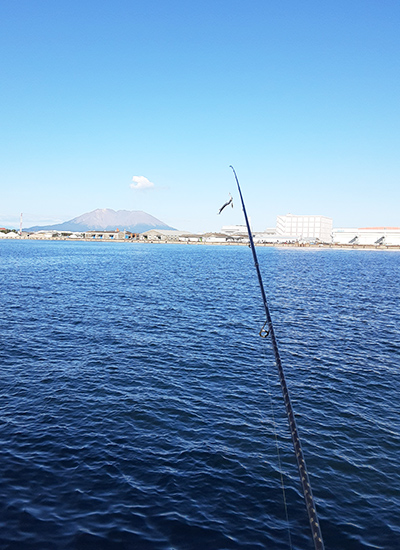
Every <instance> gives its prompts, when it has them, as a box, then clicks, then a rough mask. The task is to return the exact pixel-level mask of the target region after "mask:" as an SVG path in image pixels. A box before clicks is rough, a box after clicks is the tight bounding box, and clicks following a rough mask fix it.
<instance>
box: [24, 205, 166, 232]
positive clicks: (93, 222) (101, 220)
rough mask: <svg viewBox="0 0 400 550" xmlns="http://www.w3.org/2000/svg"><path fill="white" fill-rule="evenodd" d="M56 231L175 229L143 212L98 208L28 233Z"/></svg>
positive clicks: (33, 229) (35, 228)
mask: <svg viewBox="0 0 400 550" xmlns="http://www.w3.org/2000/svg"><path fill="white" fill-rule="evenodd" d="M46 229H48V230H51V229H54V230H56V231H79V232H82V231H96V230H97V231H113V230H115V229H120V230H121V231H122V230H124V229H126V230H127V231H132V232H133V233H143V232H144V231H148V230H149V229H173V228H172V227H170V226H169V225H166V224H165V223H164V222H162V221H161V220H158V219H157V218H155V217H154V216H151V215H150V214H147V213H146V212H143V211H141V210H132V211H130V210H117V211H115V210H111V209H110V208H103V209H100V208H98V209H97V210H93V212H86V214H82V215H81V216H78V217H77V218H73V219H72V220H69V221H67V222H64V223H58V224H54V225H46V226H35V227H29V228H28V229H26V231H41V230H46Z"/></svg>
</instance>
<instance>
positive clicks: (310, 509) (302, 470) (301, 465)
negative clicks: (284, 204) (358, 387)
mask: <svg viewBox="0 0 400 550" xmlns="http://www.w3.org/2000/svg"><path fill="white" fill-rule="evenodd" d="M230 168H232V171H233V174H234V176H235V180H236V184H237V187H238V191H239V196H240V200H241V203H242V209H243V214H244V219H245V221H246V227H247V232H248V234H249V240H250V248H251V251H252V253H253V259H254V265H255V268H256V271H257V277H258V283H259V285H260V290H261V297H262V301H263V304H264V309H265V315H266V321H265V323H264V326H263V327H262V328H261V330H260V336H261V337H262V338H267V337H268V336H269V337H270V338H271V342H272V348H273V350H274V355H275V361H276V366H277V368H278V373H279V381H280V383H281V388H282V393H283V399H284V402H285V408H286V413H287V415H288V421H289V428H290V434H291V436H292V442H293V448H294V452H295V455H296V461H297V466H298V469H299V475H300V482H301V486H302V489H303V494H304V500H305V502H306V507H307V513H308V519H309V521H310V526H311V532H312V538H313V541H314V547H315V550H324V542H323V540H322V533H321V528H320V526H319V521H318V516H317V509H316V506H315V502H314V497H313V494H312V490H311V484H310V479H309V477H308V472H307V467H306V462H305V460H304V455H303V451H302V448H301V444H300V437H299V434H298V431H297V424H296V419H295V416H294V412H293V407H292V403H291V401H290V396H289V391H288V387H287V384H286V379H285V373H284V371H283V367H282V362H281V358H280V355H279V349H278V344H277V341H276V337H275V331H274V326H273V324H272V319H271V315H270V312H269V308H268V303H267V297H266V295H265V290H264V285H263V282H262V277H261V271H260V266H259V265H258V259H257V254H256V248H255V246H254V241H253V236H252V234H251V229H250V224H249V219H248V217H247V212H246V207H245V205H244V200H243V195H242V191H241V189H240V185H239V180H238V177H237V175H236V172H235V169H234V168H233V166H230ZM266 327H268V328H266Z"/></svg>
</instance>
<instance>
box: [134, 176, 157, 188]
mask: <svg viewBox="0 0 400 550" xmlns="http://www.w3.org/2000/svg"><path fill="white" fill-rule="evenodd" d="M132 182H133V183H131V184H130V187H131V189H151V188H152V187H154V183H153V182H151V181H149V180H148V179H147V178H145V177H144V176H133V178H132Z"/></svg>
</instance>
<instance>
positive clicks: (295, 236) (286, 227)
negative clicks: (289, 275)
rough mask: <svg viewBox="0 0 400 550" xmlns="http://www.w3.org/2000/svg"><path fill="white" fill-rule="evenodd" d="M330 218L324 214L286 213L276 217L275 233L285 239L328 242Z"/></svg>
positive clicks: (330, 225)
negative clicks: (296, 214) (303, 214)
mask: <svg viewBox="0 0 400 550" xmlns="http://www.w3.org/2000/svg"><path fill="white" fill-rule="evenodd" d="M332 228H333V220H332V218H327V217H326V216H295V215H294V214H286V216H278V217H277V218H276V234H277V236H284V237H286V238H287V240H299V241H314V240H318V241H321V242H324V243H330V242H331V240H332Z"/></svg>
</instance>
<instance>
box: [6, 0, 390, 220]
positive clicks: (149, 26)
mask: <svg viewBox="0 0 400 550" xmlns="http://www.w3.org/2000/svg"><path fill="white" fill-rule="evenodd" d="M0 21H1V23H0V25H1V29H0V31H1V32H0V48H1V52H2V53H1V57H0V59H1V61H0V65H1V66H0V73H1V75H2V86H1V88H0V101H1V106H2V109H1V116H0V120H1V134H0V140H1V143H0V151H1V153H0V155H1V159H0V161H1V162H0V190H1V194H0V225H1V226H2V225H5V226H14V227H18V224H19V214H20V212H23V213H24V226H26V227H27V226H29V225H34V224H37V223H41V224H42V223H43V224H45V223H52V222H60V221H65V220H68V219H71V218H73V217H76V216H78V215H80V214H83V213H84V212H88V211H91V210H94V209H96V208H113V209H115V210H118V209H126V210H144V211H146V212H148V213H150V214H152V215H153V216H156V217H157V218H159V219H161V220H162V221H164V222H166V223H168V224H169V225H172V226H173V227H176V228H179V229H184V230H189V231H208V230H218V229H220V227H221V226H222V225H226V224H233V223H243V216H242V212H241V209H240V207H239V201H238V198H237V193H236V189H235V182H234V178H233V174H232V172H231V170H230V169H229V165H230V164H233V165H234V167H235V169H236V171H237V174H238V176H239V180H240V182H241V185H242V191H243V194H244V197H245V200H246V205H247V209H248V212H249V215H250V217H251V221H252V224H253V228H254V229H255V230H262V229H264V228H266V227H273V226H274V225H275V221H276V216H277V215H280V214H286V213H288V212H291V213H293V214H322V215H326V216H330V217H332V218H333V220H334V226H335V227H343V226H347V227H357V226H359V227H364V226H377V225H386V226H400V209H399V204H400V185H399V183H400V181H399V180H400V161H399V159H400V155H399V150H400V147H399V146H400V103H399V98H400V78H399V74H400V72H399V64H400V33H399V28H400V3H399V2H398V1H397V0H385V1H382V0H373V1H372V0H352V1H349V0H345V1H344V0H326V1H324V2H321V0H303V1H301V2H300V1H294V0H274V1H270V0H248V1H247V2H244V1H240V2H239V1H235V0H231V1H228V0H213V1H212V2H211V1H208V0H203V2H188V1H187V0H186V1H183V0H182V1H180V0H179V1H178V0H169V1H168V2H166V1H160V0H158V1H157V0H146V2H143V1H140V2H139V1H134V0H129V1H128V0H113V2H110V1H107V2H105V1H102V0H96V1H93V0H80V1H77V0H68V1H66V0H57V2H51V1H50V0H13V1H12V2H3V3H1V5H0ZM139 176H141V177H144V178H147V179H148V180H149V181H150V182H152V183H153V184H154V186H153V187H147V188H144V189H141V188H132V187H131V184H132V178H133V177H139ZM135 181H136V182H137V181H139V180H135ZM140 181H144V180H140ZM136 187H138V184H137V183H136ZM139 187H140V186H139ZM229 192H231V193H232V195H233V196H234V200H235V208H234V209H233V210H232V209H229V211H228V209H227V210H225V211H224V213H223V215H221V216H217V215H216V213H217V211H218V208H219V207H220V206H221V205H222V204H223V203H224V202H225V201H226V200H227V198H228V193H229Z"/></svg>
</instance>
